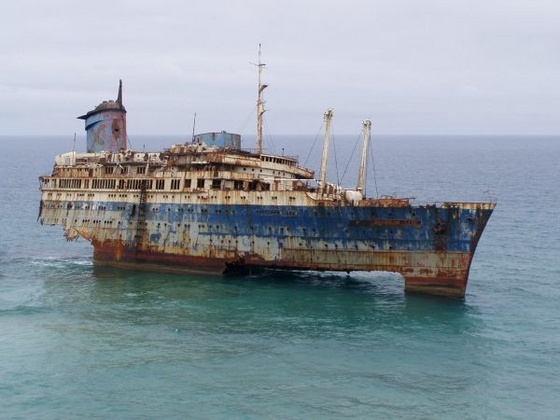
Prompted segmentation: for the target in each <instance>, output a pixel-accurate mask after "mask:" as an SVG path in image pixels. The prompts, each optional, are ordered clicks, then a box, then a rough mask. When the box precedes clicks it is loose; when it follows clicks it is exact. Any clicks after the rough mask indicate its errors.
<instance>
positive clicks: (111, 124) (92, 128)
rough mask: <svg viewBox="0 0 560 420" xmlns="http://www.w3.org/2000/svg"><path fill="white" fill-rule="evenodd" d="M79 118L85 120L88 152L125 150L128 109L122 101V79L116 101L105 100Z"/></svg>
mask: <svg viewBox="0 0 560 420" xmlns="http://www.w3.org/2000/svg"><path fill="white" fill-rule="evenodd" d="M78 118H79V119H81V120H85V130H86V133H87V152H88V153H98V152H101V151H102V150H104V151H107V152H118V151H119V150H125V149H126V148H127V144H126V138H127V137H126V109H125V108H124V105H123V103H122V80H119V92H118V95H117V100H116V101H103V102H102V103H101V104H99V105H98V106H97V107H96V108H95V109H93V110H92V111H89V112H88V113H87V114H85V115H82V116H80V117H78Z"/></svg>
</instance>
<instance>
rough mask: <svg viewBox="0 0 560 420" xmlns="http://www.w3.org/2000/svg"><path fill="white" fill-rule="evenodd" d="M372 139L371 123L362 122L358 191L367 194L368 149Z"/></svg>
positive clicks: (368, 121) (367, 121)
mask: <svg viewBox="0 0 560 420" xmlns="http://www.w3.org/2000/svg"><path fill="white" fill-rule="evenodd" d="M370 139H371V121H370V120H365V121H364V122H362V158H361V160H360V169H359V171H358V185H357V187H356V190H358V191H360V192H361V193H362V194H365V191H366V170H367V149H368V145H369V141H370Z"/></svg>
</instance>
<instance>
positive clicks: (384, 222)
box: [41, 192, 494, 297]
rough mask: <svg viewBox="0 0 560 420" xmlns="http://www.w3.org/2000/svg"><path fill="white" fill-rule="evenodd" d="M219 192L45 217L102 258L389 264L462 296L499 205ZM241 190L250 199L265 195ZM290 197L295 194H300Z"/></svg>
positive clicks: (79, 208)
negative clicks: (239, 199) (265, 200)
mask: <svg viewBox="0 0 560 420" xmlns="http://www.w3.org/2000/svg"><path fill="white" fill-rule="evenodd" d="M215 194H216V195H215V196H213V198H210V197H207V196H205V197H204V198H201V197H200V196H197V200H196V201H203V202H204V204H199V203H197V202H196V201H193V202H184V203H181V204H174V203H172V202H166V203H161V202H159V203H150V202H146V203H144V204H143V206H140V207H139V205H137V204H136V203H130V202H129V203H122V202H109V201H107V202H101V203H99V202H98V203H97V205H96V206H94V207H93V208H91V207H90V206H88V204H87V203H86V202H76V201H72V202H71V201H64V202H63V203H60V202H56V204H55V202H50V201H48V200H46V201H45V202H43V203H42V209H41V221H42V222H43V223H46V224H56V223H57V222H58V224H64V226H65V230H66V233H67V236H68V237H69V238H75V237H78V236H81V237H83V238H85V239H87V240H89V241H91V243H92V244H93V248H94V255H93V257H94V261H95V262H96V263H97V264H105V265H114V266H121V267H134V268H139V269H146V270H161V271H172V272H190V273H193V272H202V273H203V272H212V273H221V274H243V273H247V272H251V271H255V270H260V269H267V268H268V269H284V270H319V271H345V272H351V271H389V272H396V273H400V274H401V275H402V276H403V277H404V279H405V286H406V290H407V291H409V292H425V293H431V294H438V295H445V296H456V297H461V296H464V294H465V290H466V286H467V280H468V274H469V269H470V265H471V261H472V258H473V255H474V251H475V249H476V245H477V243H478V239H479V238H480V235H481V233H482V231H483V229H484V226H485V225H486V222H487V221H488V219H489V217H490V215H491V213H492V210H493V207H494V205H493V204H488V203H444V204H443V205H440V206H439V207H437V206H435V205H430V206H412V205H410V204H408V205H405V204H404V202H398V203H399V204H398V205H397V206H392V205H391V203H392V201H391V200H377V201H376V200H369V201H365V202H363V203H362V204H364V205H362V206H352V205H343V204H342V203H333V202H327V201H321V200H313V199H312V198H310V197H309V196H308V195H306V194H304V193H299V194H300V197H299V198H300V200H304V201H306V202H307V205H305V206H282V205H265V204H262V205H244V206H239V205H226V204H218V203H220V202H223V201H225V199H222V198H220V194H219V193H218V192H216V193H215ZM228 194H230V195H231V194H233V193H232V192H228ZM243 194H244V196H245V197H246V198H245V200H246V201H259V198H258V197H262V193H257V192H254V193H252V194H251V193H243ZM282 195H283V194H282V193H278V194H277V195H275V197H277V200H278V198H279V197H281V196H282ZM290 196H291V197H292V198H294V199H295V200H297V198H296V196H297V193H294V192H291V193H290ZM176 200H177V201H179V200H180V196H179V195H178V194H177V198H176ZM173 201H175V199H174V200H173ZM209 201H210V202H209ZM212 201H215V202H216V203H214V204H213V203H212ZM281 201H282V200H281ZM88 207H89V208H88ZM115 224H116V226H115Z"/></svg>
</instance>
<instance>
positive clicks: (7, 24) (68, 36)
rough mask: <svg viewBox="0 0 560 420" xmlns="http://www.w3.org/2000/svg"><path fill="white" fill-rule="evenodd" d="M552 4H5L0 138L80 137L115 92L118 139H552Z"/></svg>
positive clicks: (557, 64) (559, 31) (498, 0)
mask: <svg viewBox="0 0 560 420" xmlns="http://www.w3.org/2000/svg"><path fill="white" fill-rule="evenodd" d="M559 22H560V2H559V1H558V0H346V1H342V0H320V1H312V0H282V1H265V0H235V1H225V0H219V1H212V0H202V1H199V0H188V1H185V0H168V1H153V0H152V1H146V0H126V1H125V0H95V1H78V0H51V1H40V0H37V1H31V0H18V1H13V2H4V4H3V5H2V10H1V14H0V56H1V57H2V60H1V61H0V74H1V76H2V77H1V79H0V135H11V134H65V135H72V133H73V132H77V133H78V134H82V132H83V121H81V120H76V117H77V116H78V115H82V114H83V113H85V112H86V111H89V110H91V109H93V107H94V106H96V105H97V104H98V103H100V102H101V101H102V100H106V99H115V98H116V93H117V86H118V80H119V79H120V78H122V79H123V83H124V104H125V106H126V108H127V111H128V117H127V118H128V132H129V135H133V134H182V133H190V131H191V130H192V119H193V114H194V113H195V112H196V113H197V131H217V130H222V129H223V130H229V131H234V132H240V133H241V134H252V133H254V118H255V116H254V115H255V114H254V104H255V95H256V85H255V84H256V69H255V67H254V66H252V65H251V62H253V63H254V62H255V61H256V60H257V48H258V43H259V42H260V43H262V45H263V61H264V62H265V63H266V64H267V67H266V70H265V72H264V80H265V81H266V82H267V83H268V84H269V85H270V87H269V88H268V89H267V90H266V92H265V93H266V95H265V100H266V102H267V103H266V107H267V109H268V112H267V114H266V117H267V119H266V121H267V122H266V127H267V132H269V133H272V134H295V133H301V134H306V133H308V134H316V133H317V131H318V129H319V127H320V126H321V123H322V114H323V112H324V110H325V109H326V108H328V107H332V108H334V112H335V120H334V124H333V131H335V132H337V133H340V134H342V133H354V132H358V131H359V129H360V123H361V121H362V120H363V119H365V118H370V119H371V120H372V121H373V132H374V133H389V134H401V133H402V134H447V133H456V134H557V133H558V127H559V125H560V53H559V51H558V50H559V48H558V47H559V46H560V25H559Z"/></svg>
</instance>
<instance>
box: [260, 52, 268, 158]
mask: <svg viewBox="0 0 560 420" xmlns="http://www.w3.org/2000/svg"><path fill="white" fill-rule="evenodd" d="M265 65H266V64H264V63H262V62H261V44H259V61H258V63H257V69H258V74H259V84H258V89H257V153H258V154H259V155H260V154H261V153H262V149H263V138H262V135H263V134H262V132H263V114H264V113H265V111H266V110H265V109H264V101H263V99H262V93H263V90H265V89H266V87H267V86H268V85H263V84H262V82H261V74H262V69H263V67H264V66H265Z"/></svg>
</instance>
